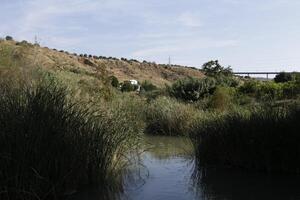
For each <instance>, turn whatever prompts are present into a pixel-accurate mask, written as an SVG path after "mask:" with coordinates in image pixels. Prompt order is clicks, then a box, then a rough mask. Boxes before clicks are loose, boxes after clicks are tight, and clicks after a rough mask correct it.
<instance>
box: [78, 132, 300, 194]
mask: <svg viewBox="0 0 300 200" xmlns="http://www.w3.org/2000/svg"><path fill="white" fill-rule="evenodd" d="M144 143H145V144H144V147H145V149H146V151H145V152H144V153H142V154H141V155H140V157H139V165H138V167H136V168H135V169H132V170H131V171H132V175H131V176H129V177H130V178H127V179H126V181H125V183H124V188H125V189H124V194H122V195H121V199H122V200H127V199H128V200H260V199H262V200H266V199H272V200H298V199H299V200H300V179H299V178H295V177H293V176H279V175H278V176H277V175H273V176H268V175H264V174H258V173H249V172H237V171H228V170H227V171H222V172H221V171H219V170H218V171H214V170H210V171H207V172H206V174H205V176H201V178H198V176H195V175H194V174H195V173H194V162H193V152H192V145H191V143H190V141H188V140H187V139H184V138H180V137H164V136H145V140H144ZM88 197H89V198H84V199H82V200H96V199H99V200H100V199H101V197H99V196H98V197H97V196H96V195H92V194H89V195H88Z"/></svg>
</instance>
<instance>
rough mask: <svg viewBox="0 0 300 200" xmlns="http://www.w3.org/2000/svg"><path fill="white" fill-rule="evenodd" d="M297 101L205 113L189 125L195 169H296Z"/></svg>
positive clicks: (299, 152) (299, 150) (299, 153)
mask: <svg viewBox="0 0 300 200" xmlns="http://www.w3.org/2000/svg"><path fill="white" fill-rule="evenodd" d="M299 130H300V108H299V106H297V105H290V106H287V107H283V106H280V107H277V108H272V107H269V108H256V109H252V110H250V111H234V112H230V113H226V114H216V113H214V114H213V113H211V114H207V115H206V116H205V117H203V118H201V119H198V120H195V123H193V125H192V128H191V129H190V138H191V140H192V143H193V146H194V149H195V154H196V155H195V157H196V163H197V167H198V170H203V169H207V168H233V169H244V170H253V171H261V172H266V173H292V174H299V173H300V146H299V142H300V132H299Z"/></svg>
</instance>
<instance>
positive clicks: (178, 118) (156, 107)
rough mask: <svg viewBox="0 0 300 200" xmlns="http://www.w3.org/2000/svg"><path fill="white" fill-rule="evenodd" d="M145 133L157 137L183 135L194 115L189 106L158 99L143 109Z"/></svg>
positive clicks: (164, 98)
mask: <svg viewBox="0 0 300 200" xmlns="http://www.w3.org/2000/svg"><path fill="white" fill-rule="evenodd" d="M144 112H145V118H146V119H145V121H146V133H148V134H159V135H168V136H176V135H185V134H186V133H187V129H188V128H189V127H190V123H191V121H192V118H193V117H194V115H195V112H194V109H193V108H192V107H191V106H190V105H186V104H184V103H179V102H178V101H176V100H175V99H171V98H167V97H159V98H157V99H155V100H153V101H151V102H150V103H149V104H148V105H147V106H146V107H145V111H144Z"/></svg>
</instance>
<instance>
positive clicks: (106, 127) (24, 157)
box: [0, 81, 140, 200]
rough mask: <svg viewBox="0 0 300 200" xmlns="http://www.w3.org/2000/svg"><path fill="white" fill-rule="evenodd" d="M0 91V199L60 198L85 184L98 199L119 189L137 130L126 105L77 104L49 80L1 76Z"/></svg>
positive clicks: (63, 90) (136, 142)
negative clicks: (22, 81)
mask: <svg viewBox="0 0 300 200" xmlns="http://www.w3.org/2000/svg"><path fill="white" fill-rule="evenodd" d="M0 94H1V95H0V199H3V200H6V199H7V200H12V199H13V200H15V199H17V200H19V199H20V200H23V199H24V200H27V199H28V200H31V199H46V200H47V199H65V198H66V196H65V195H66V194H67V193H69V192H70V191H74V190H80V188H81V187H83V186H85V185H97V187H98V188H99V190H101V191H103V199H106V198H108V197H109V196H110V195H109V194H111V193H114V192H116V193H117V192H120V191H122V185H121V182H122V170H123V169H124V166H125V165H126V161H125V159H124V158H125V156H124V155H125V154H126V152H128V151H129V150H131V149H134V148H136V147H137V146H138V144H139V132H140V129H139V127H138V124H136V123H131V122H134V120H128V119H131V118H133V117H134V116H132V115H131V114H130V113H128V112H126V106H123V105H118V106H115V107H114V108H112V107H106V108H101V107H98V106H96V105H92V106H87V105H81V104H80V103H79V102H76V101H73V100H72V97H70V96H68V95H69V94H68V90H67V89H66V88H64V87H62V86H58V84H56V83H54V82H52V81H50V82H45V81H43V82H40V83H37V84H31V85H30V84H29V85H26V86H21V87H20V86H15V85H14V84H11V83H7V82H6V83H4V82H1V83H0ZM110 197H111V196H110Z"/></svg>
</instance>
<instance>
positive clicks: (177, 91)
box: [168, 77, 216, 102]
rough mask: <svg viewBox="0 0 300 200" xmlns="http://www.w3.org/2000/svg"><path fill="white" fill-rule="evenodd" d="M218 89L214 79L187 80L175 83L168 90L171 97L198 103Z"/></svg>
mask: <svg viewBox="0 0 300 200" xmlns="http://www.w3.org/2000/svg"><path fill="white" fill-rule="evenodd" d="M215 88H216V82H215V80H214V79H212V78H203V79H195V78H191V77H190V78H186V79H181V80H178V81H176V82H175V83H173V85H172V86H171V87H170V88H168V90H169V93H170V95H171V96H173V97H175V98H178V99H182V100H184V101H192V102H193V101H198V100H199V99H201V98H203V97H205V96H207V95H210V94H212V93H213V92H214V90H215Z"/></svg>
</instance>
